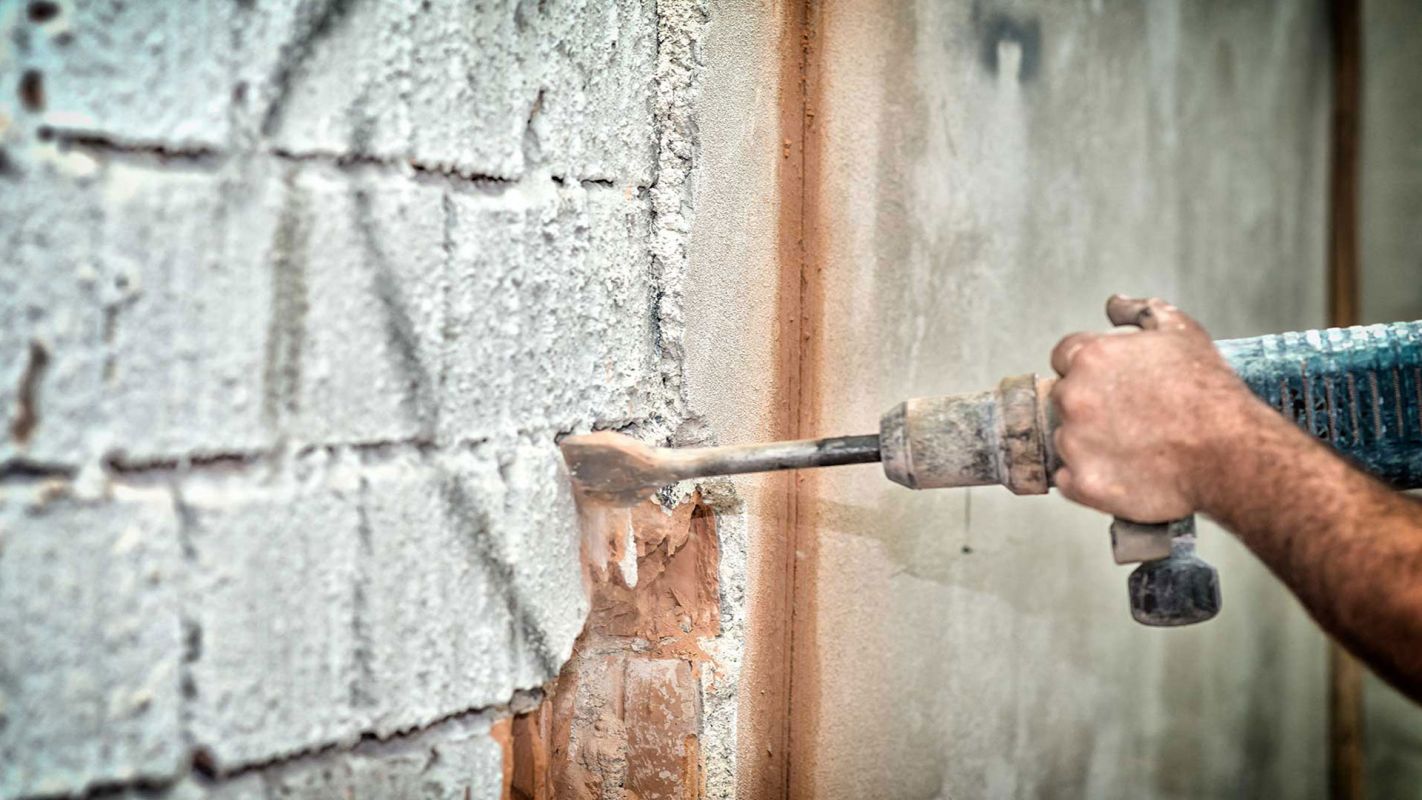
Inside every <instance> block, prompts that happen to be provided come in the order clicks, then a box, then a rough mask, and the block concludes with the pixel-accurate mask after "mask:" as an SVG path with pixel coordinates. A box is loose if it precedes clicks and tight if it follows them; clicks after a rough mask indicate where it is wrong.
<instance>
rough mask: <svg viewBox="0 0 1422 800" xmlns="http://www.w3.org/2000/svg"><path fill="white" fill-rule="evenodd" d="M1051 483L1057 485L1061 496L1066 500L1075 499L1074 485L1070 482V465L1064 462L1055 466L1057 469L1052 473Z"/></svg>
mask: <svg viewBox="0 0 1422 800" xmlns="http://www.w3.org/2000/svg"><path fill="white" fill-rule="evenodd" d="M1052 485H1053V486H1055V487H1057V491H1058V492H1061V495H1062V497H1065V498H1066V499H1068V500H1073V499H1075V495H1074V494H1073V490H1074V488H1075V487H1074V485H1073V483H1072V474H1071V467H1068V466H1066V465H1065V464H1063V465H1062V466H1060V467H1057V471H1056V472H1053V473H1052Z"/></svg>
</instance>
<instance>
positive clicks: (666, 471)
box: [562, 307, 1422, 626]
mask: <svg viewBox="0 0 1422 800" xmlns="http://www.w3.org/2000/svg"><path fill="white" fill-rule="evenodd" d="M1108 315H1110V316H1111V317H1112V321H1113V322H1116V323H1117V324H1131V322H1132V319H1131V318H1130V316H1129V314H1128V313H1122V314H1117V313H1114V312H1113V311H1112V310H1111V307H1108ZM1216 346H1217V347H1218V349H1219V351H1220V353H1221V354H1223V356H1224V358H1225V360H1226V361H1227V362H1228V363H1229V364H1230V366H1231V367H1232V368H1233V369H1234V370H1235V372H1237V373H1238V374H1239V376H1240V377H1241V378H1243V380H1244V382H1245V384H1247V385H1248V386H1249V388H1250V390H1251V391H1253V392H1254V394H1255V395H1257V396H1258V397H1259V398H1260V399H1262V400H1263V401H1264V402H1266V403H1268V404H1269V405H1270V406H1272V407H1273V408H1275V409H1276V410H1278V411H1279V412H1280V413H1281V414H1284V415H1285V416H1287V417H1288V418H1290V419H1292V420H1293V421H1294V422H1295V423H1296V424H1297V425H1299V426H1300V427H1302V428H1303V429H1304V430H1306V431H1308V432H1309V433H1311V434H1312V435H1313V436H1315V437H1316V438H1318V439H1320V440H1322V441H1324V442H1327V443H1328V444H1329V445H1331V446H1332V447H1334V448H1335V449H1336V450H1338V451H1339V452H1340V453H1342V454H1343V455H1344V456H1346V457H1348V458H1349V459H1351V460H1352V461H1353V462H1354V463H1356V464H1357V465H1358V466H1359V467H1361V468H1362V469H1364V470H1366V471H1367V472H1370V473H1372V474H1373V475H1375V476H1377V477H1378V478H1381V479H1382V480H1384V481H1386V482H1387V483H1389V484H1391V485H1392V486H1393V487H1395V488H1398V489H1411V488H1417V487H1422V322H1399V323H1393V324H1390V325H1373V326H1368V327H1353V328H1330V329H1328V330H1312V331H1306V332H1303V333H1283V334H1278V335H1271V336H1259V337H1255V338H1251V339H1233V340H1227V341H1221V342H1216ZM1054 380H1055V379H1054V378H1046V377H1041V376H1037V375H1019V376H1015V377H1011V378H1006V379H1004V380H1003V381H1002V382H1000V383H999V384H998V385H997V387H996V388H995V389H990V390H987V391H983V392H972V393H968V394H957V395H947V396H942V397H918V398H914V399H911V400H906V401H904V402H903V403H900V404H899V405H898V406H895V407H894V408H892V409H890V410H889V411H888V413H886V414H884V415H883V417H882V419H881V420H880V427H879V434H878V435H877V436H874V435H872V434H871V435H866V436H844V437H836V438H829V439H814V440H805V441H793V442H772V443H768V444H754V445H733V446H726V447H705V448H686V449H679V448H654V447H648V446H647V445H645V444H643V443H641V442H638V441H636V440H635V439H632V438H630V437H627V436H621V435H619V434H613V433H608V432H602V433H593V434H588V435H585V436H574V437H569V438H568V439H566V440H564V442H563V445H562V447H563V454H564V458H565V459H566V460H567V462H568V465H569V468H570V469H571V471H572V474H573V478H574V481H575V482H576V483H577V484H579V485H580V486H581V487H582V489H583V490H584V491H588V492H591V493H594V494H601V495H606V496H611V497H614V498H619V499H624V500H626V499H632V500H635V499H637V498H639V497H643V496H646V494H648V493H650V492H651V491H654V490H655V489H656V488H657V487H659V486H663V485H666V484H669V483H674V482H676V481H679V480H686V479H690V478H700V477H709V476H713V475H732V474H741V473H748V472H764V471H769V470H781V469H802V468H807V467H827V466H835V465H840V464H856V463H867V462H873V461H881V462H882V463H883V468H884V474H885V475H886V476H888V478H889V479H890V480H892V481H894V482H896V483H899V484H902V485H904V486H907V487H909V488H910V489H939V488H946V487H953V486H986V485H992V484H1002V485H1003V486H1006V487H1007V488H1008V489H1010V490H1012V491H1013V492H1016V493H1018V494H1043V493H1045V492H1046V491H1047V490H1048V489H1049V488H1050V487H1051V485H1052V475H1053V473H1054V472H1055V471H1056V469H1057V467H1058V466H1060V463H1059V461H1058V459H1057V455H1056V453H1055V452H1053V447H1052V432H1053V430H1054V428H1055V419H1054V417H1055V414H1054V410H1053V408H1052V404H1051V402H1050V401H1049V399H1048V393H1049V391H1050V389H1051V386H1052V383H1053V382H1054ZM1199 402H1200V413H1201V414H1202V415H1204V414H1208V413H1209V406H1210V398H1208V397H1201V398H1199ZM1110 530H1111V543H1112V552H1113V554H1114V556H1115V558H1116V561H1117V563H1122V564H1130V563H1139V564H1140V566H1139V567H1137V568H1136V570H1135V571H1134V572H1132V573H1131V576H1130V579H1129V581H1128V589H1129V596H1130V603H1131V615H1132V616H1133V617H1134V618H1135V619H1136V620H1137V621H1138V622H1141V623H1142V624H1145V625H1154V626H1174V625H1188V624H1191V623H1194V622H1202V621H1204V620H1207V619H1209V618H1211V617H1213V616H1214V615H1215V614H1217V613H1218V612H1219V607H1220V591H1219V577H1218V574H1217V573H1216V571H1215V569H1214V568H1213V567H1211V566H1210V565H1209V564H1207V563H1205V562H1204V561H1203V560H1202V559H1200V558H1199V557H1198V556H1197V555H1196V554H1195V523H1194V519H1193V518H1187V519H1181V520H1175V521H1173V522H1168V523H1161V524H1141V523H1137V522H1132V521H1130V520H1122V519H1116V520H1115V521H1113V522H1112V524H1111V529H1110Z"/></svg>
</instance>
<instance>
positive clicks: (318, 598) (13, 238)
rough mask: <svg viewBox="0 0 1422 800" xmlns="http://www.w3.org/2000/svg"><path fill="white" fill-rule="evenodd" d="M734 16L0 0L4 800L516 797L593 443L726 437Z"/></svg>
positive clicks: (440, 5) (570, 616)
mask: <svg viewBox="0 0 1422 800" xmlns="http://www.w3.org/2000/svg"><path fill="white" fill-rule="evenodd" d="M705 17H706V14H705V9H703V8H702V7H701V6H700V5H699V4H697V3H695V2H671V3H661V4H654V3H653V2H651V0H616V1H615V2H602V1H601V0H598V1H597V2H593V1H592V0H552V2H537V3H535V2H516V1H515V0H508V1H507V2H503V1H498V0H496V2H487V3H486V2H472V0H425V2H413V0H412V2H401V3H384V2H381V3H363V2H346V1H345V0H276V1H275V2H259V3H232V2H218V1H217V0H212V1H211V2H199V3H196V4H181V5H177V4H169V3H159V2H151V3H150V2H139V3H133V2H127V3H125V2H117V0H114V1H113V2H108V1H106V0H92V1H90V2H81V1H77V0H76V2H65V1H63V0H61V1H60V2H50V1H49V0H26V1H24V2H21V1H19V0H17V1H16V2H5V3H0V87H3V93H0V251H3V252H4V253H5V264H4V266H3V268H0V418H3V419H4V421H5V423H6V429H5V432H4V434H5V435H4V436H3V437H0V642H4V643H5V645H4V646H0V797H4V798H10V797H29V796H37V795H65V794H78V793H84V792H86V791H89V792H102V793H113V794H122V793H123V792H125V791H127V790H130V789H132V790H134V791H140V790H141V791H142V792H147V793H153V792H158V793H171V794H173V795H174V796H182V797H187V796H205V795H206V796H217V797H262V796H266V797H328V796H350V795H354V796H409V797H414V796H447V797H464V798H471V797H498V796H500V794H501V793H502V792H505V791H507V790H508V786H507V780H508V777H507V776H506V775H505V773H504V759H505V757H506V756H505V755H504V754H501V751H500V747H499V745H498V744H497V743H496V742H495V740H494V739H492V738H490V735H489V732H490V730H491V727H497V726H499V725H502V724H503V722H502V720H503V718H505V717H506V716H507V715H508V714H509V713H511V712H513V711H518V710H520V709H522V708H525V707H526V706H528V705H529V703H530V702H531V701H530V699H529V695H528V694H527V693H528V692H534V693H536V692H537V690H538V689H539V687H540V686H542V685H543V684H545V683H546V682H547V681H549V680H550V679H552V678H553V677H554V676H555V675H557V673H558V671H559V669H560V667H561V666H562V664H563V663H564V662H565V661H566V660H567V659H568V657H569V654H570V652H571V649H572V647H573V643H574V639H575V638H576V637H577V636H578V634H579V632H580V630H581V629H582V626H583V622H584V618H585V616H586V613H587V610H588V600H587V598H586V596H585V592H584V585H583V577H582V575H581V571H580V566H579V548H580V542H579V534H578V529H577V521H576V516H575V513H574V509H573V502H572V498H571V496H570V494H569V490H568V488H567V480H566V475H565V473H564V471H563V467H562V463H561V459H560V457H559V455H558V453H557V450H556V446H555V443H554V440H555V437H556V436H557V435H558V434H560V433H565V432H569V431H574V430H587V429H589V428H591V427H594V426H596V427H616V428H624V429H630V430H634V431H637V432H639V433H641V434H643V435H645V436H647V437H649V438H654V439H658V438H660V439H665V438H667V437H669V436H672V435H673V434H674V433H676V432H677V431H678V430H680V429H681V428H682V427H683V423H684V422H685V421H686V420H687V419H688V413H687V411H686V403H685V398H684V396H683V392H682V389H681V384H682V376H681V359H682V354H681V338H682V330H681V326H682V317H681V311H680V308H681V303H682V292H683V280H682V278H683V273H684V271H685V268H686V267H685V264H686V254H685V250H686V247H687V242H686V240H687V236H688V232H689V230H690V226H691V218H692V197H691V184H690V174H691V168H692V165H693V162H694V159H695V156H696V148H697V131H696V126H695V124H694V121H693V119H692V116H691V110H692V107H693V101H694V94H695V89H696V80H697V76H698V75H699V72H700V65H699V61H698V56H697V53H696V49H695V43H696V38H697V37H698V36H699V34H700V28H701V27H702V26H703V25H704V24H705ZM730 529H731V530H734V525H732V526H730ZM726 560H727V561H728V562H729V563H731V564H732V565H734V563H736V555H735V553H734V552H731V553H729V554H728V555H727V556H726ZM731 583H732V584H734V581H732V582H731ZM728 683H729V685H730V686H731V688H732V689H733V687H734V682H733V681H730V680H729V679H723V680H722V681H721V683H720V684H719V685H720V686H725V685H727V684H728ZM719 707H720V708H722V709H723V711H722V712H719V713H724V709H725V708H728V707H733V703H732V704H730V705H729V706H728V704H727V702H725V701H722V702H721V704H720V706H719ZM707 746H708V747H722V748H724V747H726V745H724V744H716V743H710V744H708V745H707Z"/></svg>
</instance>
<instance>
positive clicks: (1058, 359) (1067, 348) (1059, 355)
mask: <svg viewBox="0 0 1422 800" xmlns="http://www.w3.org/2000/svg"><path fill="white" fill-rule="evenodd" d="M1100 337H1101V334H1099V333H1090V332H1082V333H1073V334H1071V335H1070V336H1067V337H1066V338H1065V339H1062V340H1061V341H1060V342H1057V346H1056V347H1053V348H1052V369H1054V370H1056V371H1057V374H1058V375H1061V376H1063V377H1065V376H1066V374H1067V371H1068V370H1070V369H1071V362H1072V359H1074V358H1076V354H1077V351H1079V350H1081V348H1082V346H1084V345H1085V344H1086V343H1088V342H1090V341H1092V340H1094V339H1098V338H1100Z"/></svg>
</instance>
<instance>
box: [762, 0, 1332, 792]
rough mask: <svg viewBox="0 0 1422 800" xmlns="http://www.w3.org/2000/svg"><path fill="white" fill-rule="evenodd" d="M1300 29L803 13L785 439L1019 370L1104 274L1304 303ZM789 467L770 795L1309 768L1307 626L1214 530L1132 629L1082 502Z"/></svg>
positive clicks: (1321, 115)
mask: <svg viewBox="0 0 1422 800" xmlns="http://www.w3.org/2000/svg"><path fill="white" fill-rule="evenodd" d="M1325 25H1326V14H1325V9H1324V8H1323V6H1322V5H1321V4H1297V3H1281V4H1264V3H1259V4H1244V5H1240V4H1205V5H1200V4H1180V5H1170V4H1167V5H1150V6H1132V5H1111V4H1101V3H1095V4H1093V3H1085V2H1083V3H1068V4H1062V3H1006V2H979V3H967V2H963V3H946V4H944V3H918V4H906V5H905V4H893V5H892V8H889V7H888V6H887V5H886V4H879V3H859V4H847V5H846V4H834V5H831V6H827V7H825V9H824V11H823V17H822V20H821V25H820V26H819V31H820V32H821V35H820V36H819V37H818V49H817V50H816V55H817V57H818V58H819V59H820V70H821V72H820V75H819V100H818V102H816V103H814V107H813V111H814V114H815V118H814V119H815V125H816V126H818V127H819V130H820V137H821V138H820V142H819V143H820V145H821V146H822V147H823V151H822V154H821V161H820V165H819V166H820V175H821V183H820V186H819V188H818V204H817V205H816V207H815V208H814V209H813V210H812V212H810V213H814V214H816V215H818V224H817V230H818V231H819V236H820V239H819V240H818V242H819V246H820V251H819V252H820V253H821V254H822V257H821V258H817V259H815V260H814V263H813V265H812V266H813V268H814V269H815V271H816V272H815V278H814V280H816V281H818V282H819V286H820V289H821V292H822V294H821V298H822V303H823V307H822V308H823V311H822V317H821V318H820V319H818V320H816V321H815V322H814V323H813V324H814V326H816V327H815V330H817V331H818V333H817V335H816V339H815V347H814V349H812V350H811V351H810V352H811V353H812V354H813V355H814V357H815V358H816V363H815V364H814V365H813V366H814V369H815V370H817V371H818V373H817V374H818V375H819V378H818V381H817V384H816V385H817V387H818V391H819V394H818V397H819V401H818V402H817V403H815V404H814V405H813V406H812V407H811V408H809V409H807V411H806V414H807V416H806V417H805V418H806V419H810V420H813V421H814V422H815V423H816V425H817V427H816V428H815V429H813V430H805V431H803V434H804V435H829V434H835V433H854V432H859V431H861V430H864V429H866V428H869V429H872V427H873V426H874V424H875V421H876V420H877V419H878V417H879V414H880V413H882V412H883V410H884V409H886V408H888V407H890V406H892V405H893V404H895V403H897V402H898V401H900V400H902V399H903V398H905V397H909V396H913V395H926V394H942V393H951V392H961V391H971V390H978V389H984V388H988V387H990V386H992V385H994V384H995V383H996V382H997V381H998V380H999V379H1000V378H1002V377H1003V376H1006V375H1012V374H1018V373H1023V372H1028V371H1034V370H1035V371H1044V370H1046V369H1047V363H1046V361H1047V354H1048V353H1049V351H1050V348H1051V346H1052V345H1053V344H1054V343H1055V341H1056V340H1057V339H1058V338H1059V337H1060V336H1061V335H1063V334H1064V333H1066V332H1069V331H1071V330H1077V329H1103V328H1105V327H1106V321H1105V320H1104V318H1103V314H1102V310H1101V309H1102V304H1103V302H1104V300H1105V298H1106V297H1107V296H1108V295H1109V294H1111V293H1113V292H1126V293H1132V294H1144V295H1161V296H1165V297H1169V298H1171V299H1172V300H1173V301H1174V302H1176V303H1178V304H1179V305H1181V306H1182V307H1183V308H1186V309H1188V310H1190V311H1192V312H1193V313H1196V314H1198V315H1199V316H1200V318H1201V319H1202V321H1203V322H1204V323H1205V324H1206V325H1207V326H1208V327H1209V328H1210V330H1211V331H1212V332H1213V333H1214V334H1215V335H1216V336H1220V337H1226V336H1232V335H1241V334H1247V333H1262V332H1266V331H1270V330H1284V329H1289V328H1299V327H1308V326H1314V325H1317V324H1319V323H1320V322H1321V321H1322V307H1323V304H1322V298H1321V288H1322V286H1323V281H1322V271H1323V263H1324V259H1323V254H1324V246H1325V242H1324V231H1325V229H1326V228H1325V224H1324V221H1325V214H1324V211H1325V205H1324V198H1325V189H1326V186H1325V181H1326V175H1327V169H1326V157H1327V147H1326V144H1327V127H1326V124H1325V123H1326V118H1327V111H1328V98H1329V93H1328V79H1327V75H1328V73H1327V63H1328V59H1327V42H1328V36H1327V31H1326V27H1325ZM1261 42H1267V43H1269V44H1268V46H1267V47H1261V46H1260V43H1261ZM814 389H815V387H809V389H808V390H809V391H811V392H813V391H814ZM802 390H803V389H802ZM812 396H814V395H813V394H812ZM816 480H817V481H818V490H817V494H816V497H815V499H814V502H813V503H812V504H811V509H812V511H813V520H812V523H811V530H812V538H813V540H814V541H815V542H816V544H817V549H816V550H814V551H810V552H809V555H807V556H806V557H807V558H812V559H815V562H816V563H815V565H814V566H813V567H812V568H810V569H808V570H804V571H801V574H811V575H815V576H816V582H815V583H814V585H812V586H810V587H808V591H810V592H812V597H813V600H814V602H813V603H812V604H807V605H804V606H801V607H800V608H797V612H808V613H812V614H814V621H813V623H814V624H813V625H812V626H807V627H806V628H803V629H802V628H800V627H798V626H797V635H796V639H795V648H796V652H797V653H800V652H809V653H811V654H812V656H811V657H812V658H814V660H815V663H816V666H817V670H816V672H817V676H818V680H817V681H812V682H805V681H801V680H799V675H800V672H799V670H797V672H796V682H795V684H794V692H793V694H792V703H793V705H794V706H795V707H796V710H795V712H794V713H793V714H792V730H791V734H790V736H791V740H792V743H794V744H793V747H794V750H793V752H794V753H795V754H796V755H797V756H802V757H801V758H798V759H797V760H796V761H794V762H792V775H791V781H790V787H789V791H790V794H792V795H794V796H806V797H810V796H813V797H825V798H833V797H862V796H903V797H958V796H965V797H976V796H1037V795H1044V794H1067V795H1073V796H1090V797H1128V796H1129V797H1142V796H1145V797H1177V796H1187V795H1199V796H1215V795H1232V794H1238V793H1240V792H1244V793H1246V794H1265V795H1269V794H1277V795H1288V796H1301V797H1307V796H1315V795H1316V793H1318V792H1320V791H1322V787H1323V786H1324V785H1326V780H1324V776H1323V774H1322V770H1323V765H1324V763H1325V759H1324V758H1323V754H1324V741H1323V735H1324V721H1323V718H1322V715H1323V712H1322V709H1323V708H1324V702H1323V697H1324V650H1323V643H1322V638H1321V637H1320V636H1319V635H1318V633H1317V631H1316V629H1315V628H1314V627H1313V625H1312V624H1311V623H1310V622H1309V621H1308V620H1307V618H1306V617H1305V616H1304V615H1303V614H1302V613H1301V612H1300V610H1299V609H1298V608H1297V606H1296V604H1295V603H1294V602H1293V601H1292V600H1291V599H1290V598H1289V597H1288V595H1287V594H1286V593H1285V591H1284V590H1283V589H1282V588H1281V587H1279V586H1278V585H1277V583H1275V582H1274V580H1273V579H1272V577H1270V576H1269V575H1268V574H1267V572H1266V570H1264V569H1263V568H1262V567H1261V566H1260V565H1259V564H1258V563H1257V562H1255V561H1254V560H1253V559H1252V558H1251V557H1249V556H1248V554H1247V553H1245V552H1244V551H1243V549H1242V548H1241V547H1240V546H1239V545H1238V544H1237V543H1235V542H1234V541H1233V540H1231V539H1230V538H1228V536H1227V535H1225V534H1223V533H1221V532H1220V531H1218V529H1213V528H1209V529H1206V530H1205V531H1204V533H1203V535H1202V549H1203V551H1204V555H1205V557H1206V558H1207V559H1209V560H1211V561H1213V562H1214V563H1215V564H1216V565H1217V566H1218V567H1219V568H1220V571H1221V575H1222V578H1221V579H1222V583H1223V592H1224V611H1223V613H1222V614H1221V616H1220V617H1219V618H1218V619H1216V620H1214V621H1212V622H1210V623H1208V624H1206V625H1202V626H1198V627H1195V628H1190V629H1182V630H1151V629H1147V628H1143V627H1140V626H1138V625H1136V624H1135V623H1133V622H1132V621H1131V620H1130V618H1129V615H1128V612H1127V598H1126V591H1125V581H1126V575H1127V573H1128V570H1125V569H1121V568H1118V567H1116V566H1115V565H1114V564H1113V563H1112V561H1111V559H1110V554H1109V544H1108V541H1107V538H1106V524H1107V522H1108V520H1107V519H1106V518H1104V517H1102V516H1101V515H1098V514H1095V513H1093V512H1090V511H1087V510H1085V509H1081V508H1075V507H1072V506H1070V505H1069V504H1067V503H1065V502H1063V501H1061V499H1060V498H1058V497H1055V496H1049V497H1017V496H1013V495H1011V494H1010V493H1008V492H1007V491H1006V490H1005V489H1001V488H985V489H970V490H962V491H943V492H923V493H911V492H909V491H907V490H905V489H902V488H900V487H897V486H894V485H892V484H889V483H888V482H887V481H885V480H884V478H883V477H882V475H881V474H880V471H879V469H878V467H875V466H863V467H845V468H841V469H837V470H833V471H825V472H823V473H821V474H820V475H819V476H818V477H817V479H816ZM805 631H808V636H803V635H801V634H802V633H804V632H805ZM1282 732H1287V733H1282Z"/></svg>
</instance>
